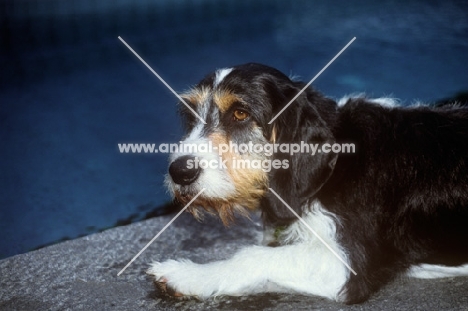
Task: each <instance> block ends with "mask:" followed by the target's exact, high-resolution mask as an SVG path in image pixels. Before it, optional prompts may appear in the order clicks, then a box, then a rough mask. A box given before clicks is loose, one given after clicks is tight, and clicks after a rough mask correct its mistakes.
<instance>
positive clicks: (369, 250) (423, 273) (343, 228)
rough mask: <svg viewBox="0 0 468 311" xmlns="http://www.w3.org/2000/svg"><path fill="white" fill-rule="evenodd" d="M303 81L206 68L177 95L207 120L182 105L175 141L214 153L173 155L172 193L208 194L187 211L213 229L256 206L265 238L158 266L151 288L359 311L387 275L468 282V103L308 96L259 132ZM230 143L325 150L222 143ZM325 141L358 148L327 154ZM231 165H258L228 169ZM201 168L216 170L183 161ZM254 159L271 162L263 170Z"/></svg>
mask: <svg viewBox="0 0 468 311" xmlns="http://www.w3.org/2000/svg"><path fill="white" fill-rule="evenodd" d="M304 85H305V84H304V83H301V82H295V81H292V80H291V79H289V78H288V77H287V76H285V75H284V74H282V73H281V72H279V71H277V70H276V69H273V68H270V67H267V66H264V65H260V64H245V65H240V66H236V67H232V68H227V69H220V70H217V71H216V72H214V73H213V74H211V75H208V76H207V77H206V78H205V79H203V80H202V81H201V82H200V83H199V84H198V85H197V86H196V87H194V88H193V89H192V90H190V91H189V92H187V93H186V94H183V95H182V97H183V98H184V100H185V101H186V102H187V103H188V104H189V105H190V107H191V108H192V109H193V110H194V111H196V112H197V114H198V115H199V116H200V117H201V118H203V119H204V120H205V123H206V124H205V123H203V122H202V121H201V120H199V119H198V118H197V117H196V116H195V115H194V114H192V112H191V111H190V110H189V109H187V108H185V107H184V106H183V105H181V106H182V108H183V109H182V115H183V117H184V118H185V124H186V125H187V130H188V134H187V136H186V137H185V138H184V141H183V143H186V144H192V145H195V146H201V145H203V144H207V145H210V146H214V147H213V148H212V150H211V151H208V152H206V151H204V152H202V151H200V150H196V151H194V150H191V151H181V150H179V152H176V153H174V154H172V155H171V158H170V161H171V164H170V167H169V175H168V177H167V184H168V187H169V189H170V191H171V193H172V194H173V195H174V197H175V198H176V199H177V200H179V201H180V202H182V203H188V202H189V201H190V200H191V199H192V198H193V197H195V196H196V195H197V194H198V193H199V192H200V191H201V190H202V189H205V190H204V191H203V192H202V194H201V195H200V196H199V197H197V199H196V200H195V201H194V202H193V203H192V204H191V207H190V211H191V212H192V213H193V214H194V215H195V216H196V217H200V216H201V211H202V210H203V209H204V210H207V211H209V212H212V213H216V214H218V215H219V217H220V218H221V219H222V221H223V222H224V223H229V222H230V221H231V220H232V219H233V214H234V213H235V212H240V213H241V214H248V212H249V211H251V210H255V209H258V208H259V209H260V210H261V211H262V213H263V219H264V222H265V228H266V230H265V232H266V233H269V238H268V239H266V243H265V244H266V245H264V246H251V247H248V248H246V249H243V250H241V251H240V252H239V253H237V254H236V255H234V256H233V257H232V258H231V259H228V260H224V261H218V262H212V263H208V264H196V263H193V262H191V261H188V260H178V261H175V260H169V261H166V262H162V263H159V262H155V263H153V264H152V265H151V267H150V269H149V270H148V273H149V274H151V275H154V276H155V279H156V281H157V282H158V283H159V286H160V287H161V288H163V289H165V290H166V291H167V292H169V293H171V294H172V295H175V296H197V297H200V298H206V297H212V296H219V295H236V296H237V295H248V294H252V293H260V292H299V293H302V294H310V295H318V296H323V297H327V298H330V299H334V300H337V301H341V302H344V303H358V302H362V301H364V300H366V299H367V298H368V297H369V296H370V295H371V294H372V293H373V292H375V291H377V290H378V289H379V288H380V287H381V286H383V285H384V284H386V283H388V282H389V281H391V280H392V279H394V278H395V277H396V276H397V275H401V274H407V275H409V276H412V277H420V278H438V277H447V276H461V275H468V109H467V108H465V107H463V105H456V104H455V105H446V106H443V107H438V108H434V107H432V108H431V107H428V106H422V105H414V106H409V107H399V106H398V105H397V104H396V102H395V101H394V100H391V99H385V98H381V99H368V98H365V97H356V98H352V97H350V98H346V99H343V100H340V101H339V102H335V101H334V100H331V99H328V98H325V97H324V96H322V95H321V94H319V93H318V92H316V91H314V90H313V89H311V88H308V89H307V90H305V91H304V92H303V93H301V95H300V96H299V97H298V98H297V99H296V100H295V101H294V102H293V103H292V104H291V105H290V106H289V107H288V108H287V109H286V110H284V112H282V113H281V114H280V115H279V116H278V118H276V119H275V120H274V122H272V123H271V124H269V121H270V120H271V119H272V118H273V117H274V116H275V115H276V114H277V113H278V112H279V111H280V110H281V109H282V108H283V107H284V106H285V105H286V104H287V103H288V102H289V101H290V100H291V99H292V98H293V97H294V96H296V95H297V94H298V93H299V91H300V90H301V89H302V88H303V87H304ZM234 144H236V145H237V146H240V145H242V144H244V145H247V146H255V145H257V144H259V145H267V144H270V145H271V144H273V145H275V146H278V145H279V146H281V145H284V144H289V145H290V146H291V145H293V144H295V146H297V145H303V146H305V145H310V146H312V145H313V144H316V145H318V146H323V147H325V146H327V147H328V149H323V148H322V149H320V148H319V151H318V152H316V153H315V154H314V155H312V154H311V153H310V150H309V152H308V153H299V152H298V153H292V152H280V151H278V150H277V152H273V153H267V152H265V150H260V149H261V148H258V149H257V150H253V151H252V150H250V149H249V150H240V148H229V149H228V150H226V148H224V147H223V148H222V147H221V146H222V145H228V146H231V147H232V145H234ZM335 144H353V146H354V147H355V150H354V152H352V153H343V152H341V153H338V152H330V146H335ZM280 148H281V147H280ZM221 149H222V151H223V152H220V150H221ZM244 149H245V148H244ZM327 151H328V152H327ZM240 159H241V160H244V161H260V162H261V163H262V165H261V166H258V165H257V166H253V165H252V166H250V167H249V166H245V165H244V166H243V167H242V168H239V167H236V165H235V164H236V162H235V161H237V160H240ZM202 160H206V161H210V162H207V163H211V164H219V166H216V165H205V166H204V167H201V166H200V165H198V166H197V165H194V164H196V163H201V162H200V161H202ZM197 161H198V162H197ZM265 161H270V162H269V163H270V164H271V163H273V164H274V163H276V167H275V165H273V167H274V168H273V169H271V170H268V169H265V167H266V166H264V165H263V163H266V162H265ZM257 164H258V163H257ZM270 189H273V191H272V190H270ZM276 194H278V196H277V195H276ZM281 200H283V201H284V202H282V201H281ZM284 203H286V204H287V205H289V206H290V207H292V208H293V209H294V210H295V212H296V213H297V214H298V215H299V216H300V217H301V218H302V219H303V220H304V221H305V223H304V222H302V221H299V220H298V218H297V217H296V216H295V215H294V214H293V213H292V212H291V210H289V209H288V207H287V206H286V205H285V204H284ZM310 229H313V230H314V232H312V231H311V230H310ZM318 237H320V238H321V240H320V239H319V238H318ZM273 244H274V246H275V247H272V245H273ZM350 268H351V269H350Z"/></svg>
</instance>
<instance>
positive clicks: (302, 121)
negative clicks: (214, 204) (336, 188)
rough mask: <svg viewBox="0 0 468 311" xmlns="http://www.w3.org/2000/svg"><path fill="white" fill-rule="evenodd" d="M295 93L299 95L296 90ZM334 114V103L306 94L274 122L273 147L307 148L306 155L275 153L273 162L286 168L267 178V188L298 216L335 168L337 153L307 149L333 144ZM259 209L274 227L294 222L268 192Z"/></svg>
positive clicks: (287, 211) (276, 198) (316, 95)
mask: <svg viewBox="0 0 468 311" xmlns="http://www.w3.org/2000/svg"><path fill="white" fill-rule="evenodd" d="M294 89H296V90H297V92H299V89H297V88H294ZM295 94H297V93H295ZM295 94H294V95H295ZM287 97H289V96H287ZM291 98H292V97H291ZM283 106H284V105H283ZM334 114H336V103H335V102H333V101H332V100H329V99H326V98H324V97H322V96H321V95H320V94H318V93H315V92H314V91H312V90H308V91H306V92H305V93H303V94H301V95H300V96H299V97H298V98H297V99H296V100H295V102H293V103H292V104H291V105H290V106H289V107H288V108H287V109H286V110H285V111H284V112H283V113H282V114H281V115H280V116H279V117H278V118H277V119H276V120H275V123H274V126H273V129H272V133H273V131H274V137H275V143H276V144H280V145H281V144H288V145H289V146H291V144H299V146H301V145H302V146H305V144H308V146H309V150H308V151H309V152H307V150H301V151H306V152H305V153H304V152H299V153H295V154H292V155H291V154H290V153H281V152H279V150H278V152H276V153H275V154H274V155H273V159H279V160H280V161H282V163H285V162H284V161H287V163H288V164H289V167H288V168H287V169H285V168H280V169H272V171H271V172H270V176H269V187H270V188H272V189H273V190H274V191H275V192H276V193H277V194H278V195H279V196H280V197H281V198H282V199H283V200H284V201H285V202H286V203H288V205H289V206H290V207H291V208H292V209H293V210H294V211H295V212H296V213H297V214H299V215H301V214H302V208H303V206H304V205H305V204H306V203H308V202H309V201H310V200H312V199H313V198H314V196H315V195H316V194H317V192H318V191H319V190H320V189H321V188H322V186H323V185H324V184H325V183H326V182H327V180H328V179H329V178H330V176H331V174H332V173H333V170H334V168H335V164H336V161H337V158H338V155H337V154H336V153H332V152H329V153H324V152H319V151H317V152H316V153H315V154H314V155H312V154H311V153H312V150H311V148H310V144H314V145H317V146H319V149H320V148H321V147H322V145H323V144H325V143H329V144H333V143H334V142H335V138H334V137H333V134H332V131H331V128H330V126H331V124H329V123H332V121H333V119H334ZM322 115H324V116H322ZM262 208H263V211H265V213H266V215H265V216H266V220H267V221H270V222H272V223H275V224H286V223H289V222H290V221H293V220H295V219H296V216H294V214H293V213H292V212H291V211H290V210H289V208H288V207H286V206H285V205H284V203H283V202H281V201H280V200H279V199H278V197H277V196H276V195H275V194H274V193H272V192H271V191H270V192H268V193H267V195H266V196H265V197H264V199H263V201H262Z"/></svg>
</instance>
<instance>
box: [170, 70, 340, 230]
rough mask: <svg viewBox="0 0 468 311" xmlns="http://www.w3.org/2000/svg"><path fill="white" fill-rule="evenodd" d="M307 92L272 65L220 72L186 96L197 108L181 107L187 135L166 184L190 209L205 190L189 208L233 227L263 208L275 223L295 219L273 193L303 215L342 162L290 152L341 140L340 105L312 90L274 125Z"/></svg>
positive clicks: (331, 157)
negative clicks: (336, 129)
mask: <svg viewBox="0 0 468 311" xmlns="http://www.w3.org/2000/svg"><path fill="white" fill-rule="evenodd" d="M303 87H304V84H303V83H300V82H294V81H292V80H291V79H289V78H288V77H287V76H286V75H284V74H282V73H281V72H279V71H278V70H276V69H273V68H271V67H267V66H264V65H260V64H245V65H240V66H236V67H232V68H228V69H220V70H217V71H216V72H214V73H212V74H210V75H208V76H207V77H206V78H205V79H203V80H202V81H201V82H200V83H199V84H198V85H196V86H195V87H194V88H192V89H191V90H190V91H188V92H187V93H185V94H182V95H181V96H182V98H183V99H184V101H185V102H186V103H187V104H188V105H189V106H190V108H191V109H190V108H187V107H186V106H185V105H181V106H180V107H181V114H182V116H183V118H184V123H185V125H186V130H187V135H186V136H185V137H184V139H183V141H182V142H181V144H180V147H179V150H178V151H177V152H175V153H173V154H171V156H170V166H169V174H168V176H167V178H166V183H167V185H168V188H169V190H170V192H171V193H172V194H173V195H174V197H175V198H176V199H177V200H179V201H180V202H182V203H184V204H186V203H188V202H189V201H190V200H191V199H193V197H194V196H196V195H197V194H198V193H199V192H200V191H201V190H202V189H205V190H204V191H203V192H202V193H201V195H199V196H198V197H197V199H196V200H195V201H194V202H193V203H192V204H191V207H190V208H189V210H190V211H191V212H192V213H193V214H194V215H195V216H196V217H199V216H200V215H201V214H200V208H203V209H205V210H207V211H210V212H215V213H217V214H218V215H219V216H220V218H221V220H222V221H223V222H224V223H225V224H228V223H229V222H230V221H231V220H232V219H233V215H234V212H235V211H237V212H239V213H241V214H247V213H248V211H249V210H253V209H256V208H258V207H260V206H261V207H262V208H263V210H264V211H265V212H266V214H267V215H268V218H269V219H270V220H272V221H275V222H282V221H288V220H292V219H294V215H293V214H292V213H291V212H290V211H289V209H288V208H287V207H286V206H284V205H283V203H282V202H281V201H280V200H279V199H278V198H277V197H276V196H274V195H273V194H272V193H271V192H270V191H269V190H268V188H269V187H270V188H272V189H274V190H275V191H276V192H277V193H278V194H279V195H280V196H281V197H282V199H283V200H284V201H285V202H287V203H288V204H289V205H290V206H291V207H292V208H293V209H295V210H296V211H297V212H298V213H299V214H300V213H301V207H302V206H303V205H304V204H305V203H306V202H307V201H308V200H310V199H311V198H312V197H313V196H314V194H315V193H316V192H317V191H318V190H319V189H320V188H321V187H322V185H323V184H324V183H325V182H326V181H327V179H328V178H329V176H330V174H331V172H332V171H333V168H334V165H335V162H336V154H332V153H327V154H325V153H322V154H316V155H314V156H312V155H310V154H304V153H295V154H292V155H291V154H290V152H289V151H288V152H283V151H284V150H285V149H284V146H288V145H290V144H301V143H304V144H312V143H314V144H321V143H325V142H328V143H331V142H333V141H334V138H333V135H332V132H331V130H330V124H332V123H333V118H334V116H335V112H336V104H335V102H333V101H331V100H329V99H326V98H324V97H322V96H321V95H320V94H318V93H317V92H315V91H313V90H312V89H310V88H309V89H307V90H306V91H304V92H303V93H301V94H300V95H299V97H297V99H296V100H295V101H294V102H293V103H292V104H291V105H290V106H289V107H288V108H286V109H285V110H284V111H283V112H282V113H281V114H280V115H279V116H278V117H277V118H276V119H275V120H274V121H273V122H272V124H269V122H270V120H271V119H272V118H273V117H274V116H276V114H277V113H278V112H280V111H281V110H282V109H283V108H284V107H285V105H286V104H288V103H289V101H290V100H291V99H292V98H294V97H295V96H296V95H297V94H298V93H299V92H300V91H301V89H302V88H303ZM192 110H193V111H195V112H196V113H197V114H198V115H199V116H200V117H201V118H202V119H203V120H204V121H205V123H203V122H202V121H201V120H200V118H198V117H197V116H196V115H195V114H194V113H193V112H192ZM281 145H283V149H281ZM262 146H264V147H263V148H262ZM275 146H276V147H275ZM267 147H268V148H267ZM281 150H283V151H281Z"/></svg>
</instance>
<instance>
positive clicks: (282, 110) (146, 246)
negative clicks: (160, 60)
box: [117, 36, 357, 276]
mask: <svg viewBox="0 0 468 311" xmlns="http://www.w3.org/2000/svg"><path fill="white" fill-rule="evenodd" d="M118 38H119V40H120V41H121V42H122V43H123V44H124V45H125V46H126V47H127V48H128V49H129V50H130V51H131V52H132V53H133V54H134V55H135V56H136V57H137V58H138V59H139V60H140V61H141V62H142V63H143V64H144V65H145V66H146V67H147V68H148V69H149V70H150V71H151V72H152V73H153V74H154V75H155V76H156V77H157V78H158V79H159V80H160V81H161V82H162V83H163V84H164V85H165V86H166V87H167V88H168V89H169V90H170V91H171V92H172V93H173V94H174V95H175V96H176V97H177V98H178V99H179V100H180V101H181V102H182V103H183V104H184V105H185V106H187V108H188V109H189V110H190V111H191V112H192V113H193V114H194V115H195V116H196V117H197V118H198V119H200V121H201V122H203V124H206V122H205V120H203V118H202V117H200V116H199V115H198V114H197V113H196V112H195V110H193V109H192V108H191V107H190V106H189V105H188V104H187V103H186V102H185V100H184V99H183V98H182V97H180V96H179V94H177V92H176V91H174V89H173V88H172V87H171V86H170V85H169V84H167V82H166V81H164V79H163V78H162V77H161V76H160V75H159V74H158V73H157V72H156V71H154V70H153V69H152V68H151V66H150V65H148V64H147V63H146V62H145V61H144V60H143V58H141V57H140V55H138V53H137V52H135V51H134V50H133V49H132V48H131V47H130V45H128V44H127V42H125V40H124V39H122V38H121V37H120V36H119V37H118ZM354 40H356V37H354V38H353V39H351V41H349V42H348V44H346V46H345V47H343V48H342V49H341V50H340V51H339V52H338V53H337V54H336V55H335V57H333V58H332V59H331V60H330V61H329V62H328V63H327V64H326V65H325V67H323V68H322V70H320V71H319V72H318V73H317V74H316V75H315V77H313V78H312V80H310V81H309V83H307V84H306V86H304V88H302V90H300V91H299V93H297V94H296V96H294V98H293V99H291V100H290V101H289V103H288V104H286V106H284V107H283V109H281V111H280V112H278V113H277V114H276V116H274V117H273V118H272V119H271V121H270V122H268V124H271V123H272V122H273V121H274V120H275V119H276V118H278V116H279V115H280V114H281V113H283V112H284V111H285V110H286V109H287V108H288V107H289V106H290V105H291V104H292V103H293V102H294V101H295V100H296V99H297V98H298V97H299V96H300V95H301V94H302V92H304V91H305V90H306V89H307V88H308V87H309V86H310V85H311V84H312V83H313V82H314V81H315V80H316V79H317V78H318V77H319V76H320V75H321V74H322V73H323V72H324V71H325V70H326V69H327V68H328V66H330V65H331V64H332V63H333V62H334V61H335V60H336V59H337V58H338V57H339V56H340V55H341V54H342V53H343V52H344V51H345V50H346V49H347V48H348V47H349V46H350V45H351V43H353V42H354ZM269 189H270V191H271V192H272V193H273V194H274V195H275V196H276V197H278V199H279V200H280V201H281V202H282V203H283V204H284V205H285V206H286V207H287V208H288V209H289V210H290V211H291V213H293V214H294V216H296V217H297V218H298V219H299V221H300V222H301V223H302V224H304V225H305V226H306V227H307V228H308V229H309V230H310V231H311V232H312V233H313V234H314V235H315V236H316V237H317V239H318V240H319V241H320V242H322V243H323V244H324V245H325V246H326V247H327V248H328V249H329V250H330V251H331V252H332V253H333V254H334V255H335V256H336V257H337V258H338V259H339V260H340V261H341V262H342V263H343V264H344V265H345V266H346V267H347V268H348V269H349V270H350V271H351V272H352V273H353V274H354V275H357V273H356V272H355V271H354V270H353V269H352V268H351V267H350V266H349V265H348V264H347V263H346V261H344V260H343V259H342V258H341V257H340V256H339V255H338V254H337V253H336V252H335V251H334V250H333V249H332V248H331V247H330V246H329V245H328V244H327V243H326V242H325V241H324V240H323V239H322V238H321V237H320V236H319V235H318V234H317V233H316V232H315V231H314V230H313V229H312V228H311V227H310V226H309V225H308V224H307V223H306V222H305V221H304V219H302V218H301V217H300V216H299V215H298V214H297V213H296V212H295V211H294V210H293V209H292V208H291V207H290V206H289V205H288V204H287V203H286V202H285V201H284V200H283V199H282V198H281V197H280V196H279V195H278V194H277V193H276V192H275V191H274V190H273V189H271V188H269ZM203 191H205V188H203V189H202V190H201V191H200V192H199V193H198V194H197V195H196V196H194V197H193V198H192V200H190V202H189V203H187V205H185V207H184V208H183V209H182V210H181V211H180V212H179V213H177V215H176V216H175V217H174V218H172V220H171V221H170V222H169V223H168V224H167V225H166V226H164V228H162V229H161V231H159V232H158V234H156V236H154V238H153V239H151V241H149V242H148V244H146V245H145V247H143V248H142V249H141V251H139V252H138V254H136V255H135V256H134V257H133V258H132V260H130V262H129V263H128V264H127V265H126V266H125V267H124V268H123V269H122V270H120V272H119V273H118V274H117V276H120V275H121V274H122V273H123V272H124V271H125V270H126V269H127V268H128V267H129V266H130V265H131V264H132V263H133V262H134V261H135V260H136V259H137V258H138V257H139V256H140V255H141V254H142V253H143V252H144V251H145V250H146V249H147V248H148V247H149V246H150V245H151V244H152V243H153V242H154V241H155V240H156V239H157V238H158V237H159V236H160V235H161V234H162V233H163V232H164V231H165V230H166V229H167V228H168V227H169V226H170V225H171V224H172V223H173V222H174V221H175V220H176V219H177V218H178V217H179V216H180V215H181V214H182V213H183V212H184V211H185V210H186V209H187V208H188V207H189V206H190V204H192V203H193V201H195V199H196V198H198V196H200V195H201V194H202V192H203Z"/></svg>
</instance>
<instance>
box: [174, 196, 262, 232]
mask: <svg viewBox="0 0 468 311" xmlns="http://www.w3.org/2000/svg"><path fill="white" fill-rule="evenodd" d="M264 193H265V191H264V190H256V191H255V190H254V191H252V192H251V193H250V194H249V195H248V196H245V197H244V198H241V197H240V196H236V197H233V198H227V199H222V198H206V197H202V196H199V197H198V198H196V199H195V201H193V202H192V203H191V204H190V206H189V207H187V211H189V212H190V213H191V214H192V215H193V216H194V217H195V219H197V220H198V221H201V220H203V215H204V212H207V213H208V214H212V215H217V216H218V217H219V218H220V219H221V221H222V222H223V224H224V225H225V226H229V225H230V224H232V223H233V222H234V220H235V217H236V215H240V216H243V217H247V218H248V217H249V215H250V212H251V211H253V210H255V209H257V208H258V206H259V203H260V199H261V197H262V196H263V195H264ZM175 198H176V200H177V201H179V202H181V203H182V204H188V203H189V202H190V200H191V199H192V197H190V196H187V195H180V194H175Z"/></svg>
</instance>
